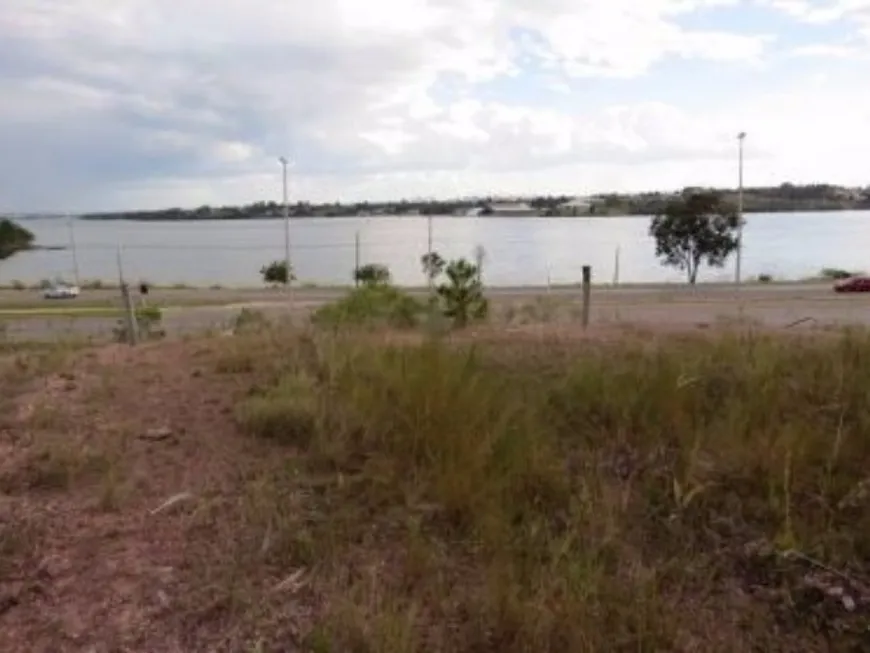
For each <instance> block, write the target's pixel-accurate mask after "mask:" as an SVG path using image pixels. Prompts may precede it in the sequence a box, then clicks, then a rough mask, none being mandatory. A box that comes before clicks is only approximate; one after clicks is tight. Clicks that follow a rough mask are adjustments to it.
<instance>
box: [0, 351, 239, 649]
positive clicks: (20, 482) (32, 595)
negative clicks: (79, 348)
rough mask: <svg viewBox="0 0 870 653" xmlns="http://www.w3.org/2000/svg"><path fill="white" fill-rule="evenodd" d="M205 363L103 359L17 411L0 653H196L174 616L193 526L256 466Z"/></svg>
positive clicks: (117, 354)
mask: <svg viewBox="0 0 870 653" xmlns="http://www.w3.org/2000/svg"><path fill="white" fill-rule="evenodd" d="M207 355H208V353H207V351H206V350H202V349H199V348H197V346H195V345H185V344H182V343H174V344H163V345H160V346H153V347H141V348H139V349H136V350H132V349H129V348H123V347H109V348H104V349H100V350H96V351H92V352H88V353H85V354H82V355H79V356H77V357H76V358H75V359H74V360H73V361H72V362H71V364H70V365H68V366H66V367H65V368H64V370H62V371H60V372H56V373H54V374H52V375H49V376H48V377H46V378H45V379H42V380H40V381H39V382H37V383H35V384H31V387H28V388H26V389H22V392H21V393H20V394H19V395H18V396H17V397H15V398H14V400H13V405H14V407H15V408H14V411H13V417H12V419H11V420H8V421H7V424H6V427H5V429H4V430H3V432H2V439H0V450H2V452H3V454H4V455H3V457H2V464H0V490H2V492H3V494H2V495H0V537H2V540H0V541H2V547H0V565H2V581H3V582H2V583H0V586H2V589H0V649H2V650H9V651H13V650H17V651H25V650H27V651H34V652H37V651H52V652H57V651H79V650H82V651H85V650H88V651H89V650H93V651H114V650H132V651H175V650H178V651H182V650H183V651H187V650H200V649H196V648H191V647H190V646H188V645H183V644H182V640H184V633H185V629H184V628H183V627H182V623H181V620H180V619H179V611H178V606H177V603H178V601H179V595H181V594H182V593H183V592H184V591H185V590H184V588H183V582H184V581H185V577H184V569H185V566H186V565H187V564H188V559H187V555H188V553H187V552H188V550H189V547H190V544H191V542H190V541H189V537H190V532H189V529H188V522H189V519H190V513H191V510H192V506H195V505H196V501H197V500H200V498H201V497H202V496H205V495H207V494H209V493H213V492H215V491H216V488H218V487H219V486H220V484H221V483H224V482H225V481H226V479H232V478H234V477H235V476H236V475H237V474H238V471H239V470H240V469H243V468H244V465H245V461H246V460H251V458H252V456H253V453H252V452H250V451H248V450H246V446H245V445H246V444H248V443H247V442H246V441H245V440H243V439H242V438H238V437H236V433H235V429H234V427H233V425H232V420H231V418H230V416H231V412H232V407H233V403H234V401H235V400H236V399H237V398H238V392H237V390H238V388H236V387H234V385H233V383H232V382H230V381H229V380H228V379H227V378H225V377H224V378H217V379H216V378H215V377H214V375H212V374H208V373H205V372H206V371H207V369H206V368H205V367H204V366H205V365H207V360H205V358H207ZM34 385H35V387H33V386H34ZM12 388H13V386H11V385H10V386H9V387H8V388H6V389H7V390H10V389H12ZM179 496H180V497H190V499H189V500H188V501H187V504H185V500H184V499H176V501H177V503H176V504H175V505H171V506H168V507H165V508H164V509H162V510H160V511H159V512H158V513H157V514H153V513H154V511H155V509H157V508H159V507H160V506H161V505H162V504H164V503H165V502H166V501H167V500H168V499H171V498H173V497H179ZM89 647H90V648H89Z"/></svg>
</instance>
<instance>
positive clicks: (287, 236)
mask: <svg viewBox="0 0 870 653" xmlns="http://www.w3.org/2000/svg"><path fill="white" fill-rule="evenodd" d="M278 161H280V162H281V187H282V191H281V203H282V210H283V212H284V265H285V266H286V268H287V279H286V280H285V282H284V289H285V290H286V291H287V292H288V294H290V280H291V277H292V271H293V267H292V264H291V263H290V202H289V199H288V193H287V164H288V163H289V161H288V160H287V157H284V156H282V157H280V158H279V159H278ZM290 301H291V303H292V301H293V296H292V294H290ZM291 308H292V307H291Z"/></svg>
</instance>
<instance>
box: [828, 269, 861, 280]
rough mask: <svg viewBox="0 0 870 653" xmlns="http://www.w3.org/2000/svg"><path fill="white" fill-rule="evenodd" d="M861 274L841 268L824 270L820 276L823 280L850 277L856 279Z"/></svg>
mask: <svg viewBox="0 0 870 653" xmlns="http://www.w3.org/2000/svg"><path fill="white" fill-rule="evenodd" d="M859 274H861V273H860V272H849V270H842V269H840V268H822V271H821V273H820V276H821V277H822V279H831V280H837V279H848V278H849V277H854V276H857V275H859Z"/></svg>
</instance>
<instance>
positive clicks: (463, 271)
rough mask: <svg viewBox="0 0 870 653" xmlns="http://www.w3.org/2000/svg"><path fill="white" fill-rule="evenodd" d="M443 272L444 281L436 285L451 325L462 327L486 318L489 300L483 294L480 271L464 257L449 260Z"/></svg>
mask: <svg viewBox="0 0 870 653" xmlns="http://www.w3.org/2000/svg"><path fill="white" fill-rule="evenodd" d="M444 274H445V275H446V276H447V280H446V282H444V283H442V284H441V285H439V286H438V289H437V292H438V297H439V298H440V300H441V305H442V310H443V312H444V315H445V316H446V317H448V318H450V319H451V320H452V321H453V325H454V326H455V327H457V328H462V327H465V326H467V325H468V324H470V323H471V322H474V321H479V320H483V319H486V317H487V315H488V313H489V302H487V300H486V298H485V297H484V296H483V286H482V284H481V282H480V271H479V269H478V267H477V266H476V265H473V264H471V263H469V262H468V261H466V260H465V259H458V260H456V261H451V262H450V263H449V264H448V265H447V267H446V269H445V271H444Z"/></svg>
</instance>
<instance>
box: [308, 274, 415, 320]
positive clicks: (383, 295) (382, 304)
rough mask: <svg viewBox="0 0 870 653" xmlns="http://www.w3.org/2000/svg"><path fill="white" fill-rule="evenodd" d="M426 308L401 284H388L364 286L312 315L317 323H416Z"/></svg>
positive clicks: (312, 318) (322, 307)
mask: <svg viewBox="0 0 870 653" xmlns="http://www.w3.org/2000/svg"><path fill="white" fill-rule="evenodd" d="M423 310H424V306H423V304H422V303H421V302H419V301H417V300H416V299H414V298H413V297H411V296H410V295H408V294H407V293H405V292H402V291H401V290H399V289H398V288H395V287H393V286H387V285H374V286H362V287H360V288H356V289H354V290H352V291H351V292H350V293H348V294H347V295H346V296H345V297H343V298H342V299H340V300H338V301H336V302H333V303H331V304H326V305H325V306H321V307H320V308H318V309H317V310H316V311H315V312H314V315H312V317H311V321H312V323H313V324H316V325H318V326H330V327H338V326H390V327H395V328H410V327H414V326H417V324H419V321H420V316H421V314H422V312H423Z"/></svg>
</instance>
